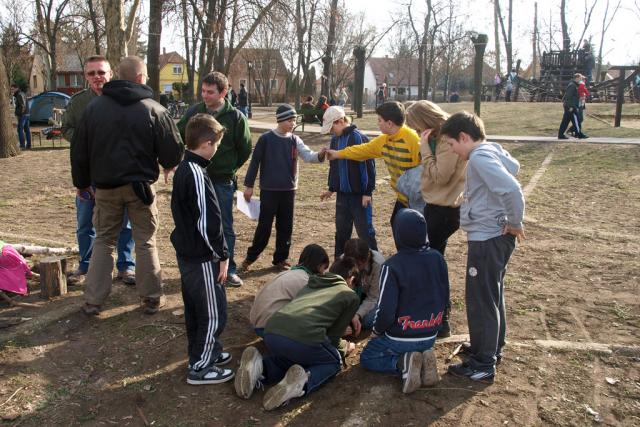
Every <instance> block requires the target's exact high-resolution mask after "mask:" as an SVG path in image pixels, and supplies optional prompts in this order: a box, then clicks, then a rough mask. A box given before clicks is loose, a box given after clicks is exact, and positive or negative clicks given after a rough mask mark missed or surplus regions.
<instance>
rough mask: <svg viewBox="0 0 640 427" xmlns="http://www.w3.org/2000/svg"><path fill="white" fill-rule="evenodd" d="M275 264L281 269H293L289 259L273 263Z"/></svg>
mask: <svg viewBox="0 0 640 427" xmlns="http://www.w3.org/2000/svg"><path fill="white" fill-rule="evenodd" d="M273 266H274V267H275V268H277V269H278V270H279V271H287V270H290V269H291V264H289V263H288V262H287V260H284V261H280V262H276V263H273Z"/></svg>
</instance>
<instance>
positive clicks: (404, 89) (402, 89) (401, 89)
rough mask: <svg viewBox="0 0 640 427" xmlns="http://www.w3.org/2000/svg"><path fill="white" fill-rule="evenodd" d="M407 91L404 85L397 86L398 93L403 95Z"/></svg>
mask: <svg viewBox="0 0 640 427" xmlns="http://www.w3.org/2000/svg"><path fill="white" fill-rule="evenodd" d="M406 93H407V88H406V87H399V88H398V95H405V94H406Z"/></svg>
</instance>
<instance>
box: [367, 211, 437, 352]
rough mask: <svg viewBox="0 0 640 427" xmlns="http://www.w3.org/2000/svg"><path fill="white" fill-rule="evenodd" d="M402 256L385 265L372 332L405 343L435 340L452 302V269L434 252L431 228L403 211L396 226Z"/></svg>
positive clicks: (413, 214)
mask: <svg viewBox="0 0 640 427" xmlns="http://www.w3.org/2000/svg"><path fill="white" fill-rule="evenodd" d="M393 238H394V240H395V243H396V247H397V249H398V253H397V254H395V255H393V256H392V257H391V258H389V259H388V260H386V261H385V263H384V264H382V269H381V271H380V296H379V297H378V308H377V310H376V316H375V321H374V325H373V331H374V332H375V333H376V334H378V335H382V334H385V335H386V336H387V337H389V338H391V339H400V340H404V341H407V340H408V341H411V340H423V339H427V338H431V337H435V336H436V334H437V333H438V331H439V330H440V329H441V327H442V317H443V315H444V309H445V305H446V304H447V301H448V300H449V276H448V273H447V264H446V263H445V261H444V258H443V257H442V255H440V252H438V251H436V250H435V249H429V247H428V240H427V223H426V221H425V219H424V217H422V216H421V215H419V214H418V212H416V211H414V210H412V209H402V210H401V211H400V212H398V214H397V215H396V218H395V221H394V223H393Z"/></svg>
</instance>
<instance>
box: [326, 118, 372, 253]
mask: <svg viewBox="0 0 640 427" xmlns="http://www.w3.org/2000/svg"><path fill="white" fill-rule="evenodd" d="M320 132H321V133H324V134H326V133H329V132H331V133H332V134H333V137H332V138H331V147H330V148H331V149H332V150H342V149H343V148H346V147H349V146H351V145H359V144H362V143H365V142H368V141H369V139H368V138H367V137H366V136H365V135H363V134H362V133H360V131H358V129H357V128H356V126H355V125H350V124H349V121H348V120H347V117H346V115H345V113H344V108H342V107H338V106H333V107H329V108H327V111H325V112H324V116H323V125H322V129H321V130H320ZM375 186H376V164H375V161H374V160H373V159H370V160H366V161H364V162H356V161H353V160H345V159H337V160H332V161H331V162H330V163H329V191H325V192H324V193H322V195H321V196H320V199H321V200H326V199H328V198H329V197H331V195H332V194H333V193H338V194H337V196H336V245H335V257H336V259H337V258H338V257H339V256H340V255H342V254H343V253H344V245H345V243H347V240H349V239H351V231H352V229H353V226H355V227H356V232H357V233H358V237H359V238H361V239H362V240H364V241H365V242H367V244H368V245H369V249H371V250H374V251H377V250H378V243H377V242H376V231H375V229H374V228H373V213H372V207H371V193H372V192H373V190H374V189H375Z"/></svg>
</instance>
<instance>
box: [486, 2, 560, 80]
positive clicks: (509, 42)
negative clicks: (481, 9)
mask: <svg viewBox="0 0 640 427" xmlns="http://www.w3.org/2000/svg"><path fill="white" fill-rule="evenodd" d="M563 1H564V0H563ZM495 2H496V3H495V5H496V8H497V9H498V20H499V21H500V29H501V30H502V39H503V40H504V51H505V54H506V55H507V72H510V71H511V69H512V68H513V38H512V34H513V32H512V30H513V0H509V15H508V18H507V25H508V27H507V28H506V29H505V26H504V18H503V17H502V12H501V10H500V0H495Z"/></svg>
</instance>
